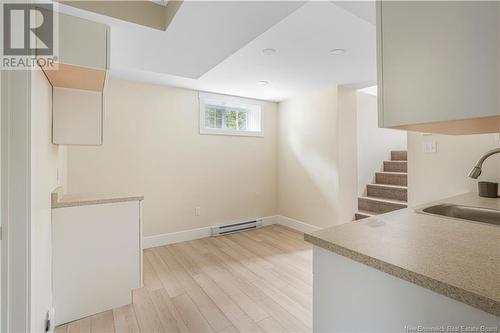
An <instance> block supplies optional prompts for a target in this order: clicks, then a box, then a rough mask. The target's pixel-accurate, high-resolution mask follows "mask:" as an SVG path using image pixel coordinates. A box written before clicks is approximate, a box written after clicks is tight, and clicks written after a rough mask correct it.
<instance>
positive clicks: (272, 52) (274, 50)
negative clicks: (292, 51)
mask: <svg viewBox="0 0 500 333" xmlns="http://www.w3.org/2000/svg"><path fill="white" fill-rule="evenodd" d="M275 53H276V49H273V48H268V49H263V50H262V54H264V55H272V54H275Z"/></svg>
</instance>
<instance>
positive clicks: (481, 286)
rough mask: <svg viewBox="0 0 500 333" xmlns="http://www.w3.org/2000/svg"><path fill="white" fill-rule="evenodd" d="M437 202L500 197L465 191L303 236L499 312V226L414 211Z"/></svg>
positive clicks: (484, 203) (487, 203) (485, 202)
mask: <svg viewBox="0 0 500 333" xmlns="http://www.w3.org/2000/svg"><path fill="white" fill-rule="evenodd" d="M438 202H441V203H452V204H461V205H466V206H474V207H482V208H493V209H500V199H489V198H480V197H478V195H477V194H475V193H469V194H464V195H460V196H456V197H452V198H448V199H444V200H440V201H437V202H434V203H429V204H426V205H422V206H419V207H414V208H407V209H403V210H399V211H395V212H391V213H388V214H384V215H379V216H374V217H371V218H367V219H363V220H360V221H357V222H352V223H345V224H341V225H338V226H334V227H331V228H328V229H323V230H320V231H317V232H313V233H310V234H305V236H304V239H305V240H306V241H308V242H310V243H312V244H313V245H316V246H319V247H322V248H324V249H326V250H330V251H332V252H334V253H337V254H339V255H342V256H344V257H348V258H350V259H352V260H355V261H357V262H360V263H362V264H365V265H368V266H370V267H373V268H375V269H378V270H380V271H383V272H385V273H388V274H391V275H394V276H396V277H398V278H401V279H403V280H406V281H409V282H412V283H415V284H417V285H419V286H421V287H424V288H427V289H430V290H432V291H435V292H437V293H440V294H442V295H445V296H448V297H450V298H453V299H455V300H457V301H460V302H463V303H466V304H468V305H470V306H473V307H476V308H479V309H481V310H483V311H486V312H488V313H491V314H494V315H496V316H500V227H498V226H494V225H489V224H484V223H473V222H467V221H463V220H458V219H449V218H442V217H437V216H431V215H424V214H419V213H416V212H415V210H416V209H418V208H422V207H427V206H430V205H433V204H435V203H438Z"/></svg>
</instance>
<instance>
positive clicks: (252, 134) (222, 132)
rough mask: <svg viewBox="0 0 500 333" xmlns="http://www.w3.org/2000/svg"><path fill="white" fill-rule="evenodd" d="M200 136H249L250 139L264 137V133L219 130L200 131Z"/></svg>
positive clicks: (204, 129) (205, 129)
mask: <svg viewBox="0 0 500 333" xmlns="http://www.w3.org/2000/svg"><path fill="white" fill-rule="evenodd" d="M200 134H201V135H227V136H250V137H260V138H263V137H264V132H263V131H260V132H253V131H228V130H221V129H207V128H203V129H200Z"/></svg>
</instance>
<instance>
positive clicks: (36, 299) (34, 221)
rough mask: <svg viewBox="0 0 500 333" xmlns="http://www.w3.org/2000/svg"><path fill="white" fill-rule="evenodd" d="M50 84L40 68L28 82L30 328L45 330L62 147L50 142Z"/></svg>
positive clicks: (62, 164)
mask: <svg viewBox="0 0 500 333" xmlns="http://www.w3.org/2000/svg"><path fill="white" fill-rule="evenodd" d="M51 130H52V86H51V85H50V84H49V83H48V81H47V79H46V78H45V75H44V74H43V73H42V71H41V70H38V69H37V70H34V71H33V72H32V82H31V331H32V332H45V319H46V313H47V311H48V310H49V309H50V307H51V305H52V285H51V280H52V248H51V242H52V240H51V232H52V230H51V198H50V193H51V192H52V191H53V190H54V189H55V188H56V187H57V186H59V185H61V184H62V183H63V180H62V174H63V173H62V172H61V173H60V175H61V176H60V177H59V180H58V176H57V174H58V169H59V170H61V171H62V169H63V168H64V163H65V148H64V147H61V146H55V145H52V144H51Z"/></svg>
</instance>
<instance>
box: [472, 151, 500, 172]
mask: <svg viewBox="0 0 500 333" xmlns="http://www.w3.org/2000/svg"><path fill="white" fill-rule="evenodd" d="M499 153H500V148H496V149H492V150H490V151H487V152H486V153H485V154H484V155H483V156H481V158H480V159H479V161H477V163H476V165H475V166H474V167H473V168H472V169H470V171H469V177H470V178H473V179H477V177H479V176H480V175H481V171H482V167H483V162H484V161H485V160H486V159H487V158H488V157H490V156H491V155H494V154H499Z"/></svg>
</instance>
